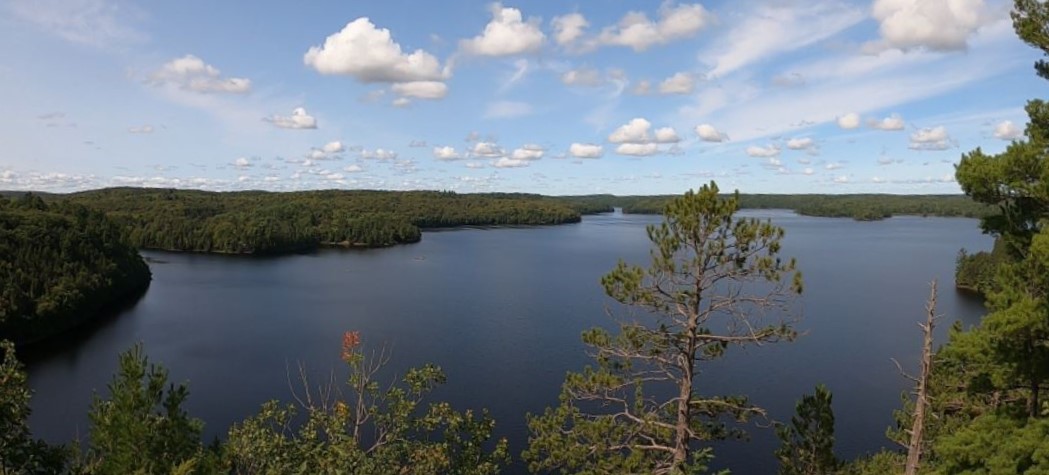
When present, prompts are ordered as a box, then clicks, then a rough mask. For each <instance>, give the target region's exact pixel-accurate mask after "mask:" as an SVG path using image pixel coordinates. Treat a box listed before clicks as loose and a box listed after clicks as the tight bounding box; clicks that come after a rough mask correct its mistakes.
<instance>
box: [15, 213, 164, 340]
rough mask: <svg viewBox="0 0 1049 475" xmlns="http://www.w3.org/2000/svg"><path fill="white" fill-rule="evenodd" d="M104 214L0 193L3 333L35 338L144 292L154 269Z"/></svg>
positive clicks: (25, 338)
mask: <svg viewBox="0 0 1049 475" xmlns="http://www.w3.org/2000/svg"><path fill="white" fill-rule="evenodd" d="M121 234H122V230H121V229H120V228H119V227H118V226H116V225H114V224H113V223H112V222H111V221H110V220H108V219H106V217H105V215H103V214H102V213H99V212H97V211H91V210H89V209H87V208H84V207H82V206H78V205H75V204H71V203H51V204H48V203H45V202H44V201H43V200H42V199H41V198H40V197H38V196H33V195H26V196H24V197H22V198H18V199H16V200H7V199H4V198H0V339H10V340H13V341H15V342H31V341H34V340H38V339H41V338H44V337H47V336H49V335H52V334H55V333H59V332H61V331H63V330H65V329H68V328H70V327H72V326H75V325H78V324H80V323H83V322H84V321H86V320H87V319H89V318H90V317H92V316H94V314H95V313H97V312H98V311H99V310H101V309H102V308H104V307H107V306H110V305H113V304H115V303H117V302H119V301H121V300H123V299H125V298H127V297H129V296H131V295H134V294H137V293H140V292H141V291H142V290H144V289H145V288H146V287H147V286H148V285H149V281H150V272H149V267H148V266H147V265H146V263H145V262H144V261H143V260H142V257H141V256H139V255H138V251H136V250H135V248H134V247H132V246H130V245H128V244H127V243H126V242H125V241H124V240H123V239H121Z"/></svg>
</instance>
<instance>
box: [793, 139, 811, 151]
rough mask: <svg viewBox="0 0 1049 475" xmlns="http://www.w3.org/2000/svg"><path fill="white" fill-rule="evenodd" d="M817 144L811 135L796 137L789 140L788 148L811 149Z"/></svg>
mask: <svg viewBox="0 0 1049 475" xmlns="http://www.w3.org/2000/svg"><path fill="white" fill-rule="evenodd" d="M815 146H816V142H815V141H814V140H812V138H811V137H795V138H792V139H790V140H788V141H787V148H789V149H791V150H809V149H811V148H813V147H815Z"/></svg>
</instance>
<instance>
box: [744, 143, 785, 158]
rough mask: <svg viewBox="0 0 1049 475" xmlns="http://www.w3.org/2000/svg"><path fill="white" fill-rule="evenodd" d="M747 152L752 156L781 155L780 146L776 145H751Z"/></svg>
mask: <svg viewBox="0 0 1049 475" xmlns="http://www.w3.org/2000/svg"><path fill="white" fill-rule="evenodd" d="M746 152H747V155H750V156H751V157H775V156H776V155H779V147H777V146H775V145H766V146H764V147H759V146H757V145H751V146H749V147H747V149H746Z"/></svg>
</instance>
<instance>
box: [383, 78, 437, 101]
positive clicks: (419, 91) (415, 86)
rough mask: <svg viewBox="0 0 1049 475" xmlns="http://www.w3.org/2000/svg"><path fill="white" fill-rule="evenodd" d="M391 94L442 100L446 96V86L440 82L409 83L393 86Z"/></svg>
mask: <svg viewBox="0 0 1049 475" xmlns="http://www.w3.org/2000/svg"><path fill="white" fill-rule="evenodd" d="M390 89H393V92H394V93H396V94H398V95H400V96H402V97H414V98H416V99H443V98H444V96H446V95H447V94H448V85H447V84H445V83H443V82H440V81H411V82H401V83H397V84H394V85H393V86H391V87H390Z"/></svg>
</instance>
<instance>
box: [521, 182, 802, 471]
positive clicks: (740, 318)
mask: <svg viewBox="0 0 1049 475" xmlns="http://www.w3.org/2000/svg"><path fill="white" fill-rule="evenodd" d="M738 209H739V195H738V194H736V195H733V196H730V197H727V198H725V197H721V196H719V194H718V187H717V185H716V184H714V183H711V184H709V185H704V186H703V187H702V188H700V189H699V190H698V191H696V192H692V191H689V192H688V193H685V195H684V196H681V197H679V198H677V199H675V200H673V201H672V202H670V203H669V204H668V205H667V207H666V209H665V212H664V221H663V223H662V224H660V225H658V226H649V227H648V237H649V240H651V241H652V251H651V263H650V264H649V266H648V267H647V268H643V267H639V266H634V265H628V264H626V263H624V262H620V263H619V264H618V265H617V266H616V268H615V269H614V270H613V271H612V272H611V273H609V274H608V275H606V276H604V277H603V278H602V281H601V282H602V284H603V285H604V288H605V292H606V293H607V294H608V295H609V296H610V297H612V298H614V299H615V300H617V301H618V302H620V303H622V304H624V305H626V306H627V307H626V309H625V310H627V311H626V312H625V313H624V314H620V315H619V316H618V318H617V320H618V321H617V323H618V332H611V331H609V330H606V329H604V328H594V329H591V330H588V331H587V332H585V333H584V334H583V342H584V343H586V344H587V345H588V346H589V347H590V349H591V355H592V356H593V358H594V362H595V365H594V366H592V367H587V368H585V369H584V370H583V371H582V372H580V373H569V374H568V375H567V377H566V379H565V382H564V385H563V386H562V391H561V396H560V404H559V405H558V406H557V407H554V408H548V409H547V410H546V411H545V412H544V413H543V414H541V415H530V416H529V420H528V425H529V429H530V431H531V435H530V440H529V447H528V449H527V450H526V451H525V453H524V458H525V460H527V461H528V463H529V468H530V469H531V470H533V471H559V472H564V473H656V474H684V473H699V472H702V471H705V470H706V464H707V463H708V462H709V461H710V460H711V458H712V457H713V454H712V450H711V448H710V447H709V446H708V445H707V444H705V442H708V441H712V440H721V439H726V438H730V437H733V436H737V435H740V434H741V432H740V429H738V427H737V426H736V425H735V424H730V423H729V422H731V421H736V422H745V421H747V420H748V419H750V418H751V417H754V416H762V415H764V411H763V410H762V409H761V408H759V407H756V406H753V405H751V404H750V403H748V401H747V399H746V398H745V397H740V396H712V395H708V394H705V393H702V392H700V391H699V388H700V387H702V385H701V384H699V365H700V364H702V363H703V362H705V361H709V360H714V359H717V358H720V357H722V356H724V355H725V353H726V351H727V350H728V349H729V348H730V347H733V346H743V345H754V344H762V343H771V342H777V341H787V340H792V339H793V338H794V337H795V336H796V332H795V331H794V330H793V328H792V327H791V317H790V316H789V313H790V312H789V310H790V307H791V302H792V301H793V299H794V297H795V296H796V295H797V294H798V293H800V292H801V274H800V273H799V272H798V271H797V270H796V268H795V263H794V260H793V259H790V260H784V259H782V258H780V256H779V252H780V240H781V239H782V238H783V234H784V233H783V229H781V228H779V227H777V226H774V225H772V224H771V223H770V222H769V221H767V220H766V221H762V220H757V219H751V218H736V217H734V214H735V212H736V211H737V210H738Z"/></svg>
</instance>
